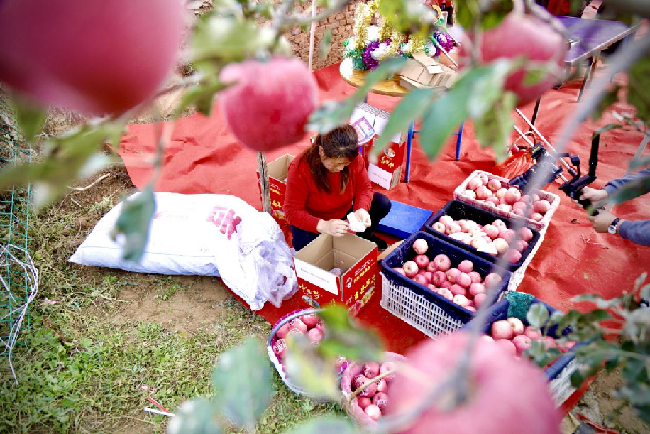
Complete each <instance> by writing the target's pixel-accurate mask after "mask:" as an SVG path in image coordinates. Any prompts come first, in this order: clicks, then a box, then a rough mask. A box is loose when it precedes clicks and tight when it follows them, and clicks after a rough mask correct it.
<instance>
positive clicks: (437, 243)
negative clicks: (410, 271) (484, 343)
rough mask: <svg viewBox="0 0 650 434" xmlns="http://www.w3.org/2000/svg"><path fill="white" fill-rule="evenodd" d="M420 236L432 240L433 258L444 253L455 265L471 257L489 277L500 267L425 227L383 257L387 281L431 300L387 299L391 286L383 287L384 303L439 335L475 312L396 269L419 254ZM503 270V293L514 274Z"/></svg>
mask: <svg viewBox="0 0 650 434" xmlns="http://www.w3.org/2000/svg"><path fill="white" fill-rule="evenodd" d="M418 238H423V239H424V240H426V242H427V243H428V244H429V249H428V250H427V252H426V255H427V256H428V257H429V259H433V258H434V257H435V256H436V255H438V254H441V253H444V254H445V255H447V256H448V257H449V259H451V264H452V267H456V266H458V264H459V263H460V262H461V261H464V260H466V259H469V260H471V261H472V262H473V263H474V271H477V272H478V273H480V274H481V276H482V277H485V276H486V275H487V274H489V273H491V272H496V271H497V269H496V267H495V265H494V263H492V262H490V261H487V260H485V259H483V258H481V257H479V256H477V255H473V254H472V253H470V252H468V251H467V250H464V249H462V248H460V247H458V246H456V245H454V244H451V243H448V242H447V241H445V240H443V239H441V238H437V237H434V236H433V235H431V234H429V233H427V232H423V231H420V232H417V233H415V234H413V235H411V237H409V238H408V239H407V240H406V241H404V242H403V243H402V244H401V245H400V246H399V247H397V248H396V249H395V250H393V251H392V252H391V253H390V254H388V256H386V258H385V259H384V260H382V261H381V269H382V274H383V275H384V278H385V279H386V280H387V282H385V283H387V284H388V285H390V286H391V287H394V288H398V289H399V290H404V291H408V292H410V293H413V294H415V295H417V296H418V297H419V299H418V300H419V301H421V302H422V303H423V304H428V306H402V305H400V304H404V303H413V300H412V299H411V298H409V297H403V300H404V302H402V301H399V300H398V301H396V300H395V299H394V298H393V299H390V300H387V298H391V297H390V296H388V297H387V296H386V291H388V290H390V289H391V288H386V287H383V288H382V306H383V307H384V308H385V309H387V310H388V311H390V312H391V313H393V314H394V315H395V316H397V317H399V318H401V319H402V320H404V321H406V322H407V323H409V324H411V325H413V326H414V327H416V328H418V329H419V330H420V331H422V332H423V333H425V334H427V335H428V336H431V337H435V336H436V335H437V334H440V333H444V332H451V331H453V330H455V329H458V328H460V327H461V326H462V325H463V324H465V323H467V322H469V321H470V320H471V319H472V318H473V316H474V313H472V312H471V311H469V310H467V309H465V308H463V307H461V306H459V305H457V304H455V303H452V302H451V301H449V300H447V299H446V298H444V297H442V296H441V295H440V294H437V293H434V292H431V290H429V289H428V288H427V287H425V286H423V285H421V284H419V283H417V282H415V281H414V280H412V279H409V278H408V277H406V276H403V275H401V274H400V273H398V272H396V271H395V270H393V267H401V266H402V264H403V263H404V262H405V261H408V260H412V259H413V258H414V257H415V255H416V254H415V251H414V250H413V248H412V246H413V243H414V242H415V240H416V239H418ZM501 271H502V272H503V274H504V278H503V280H502V281H501V283H500V284H499V285H500V286H499V293H501V292H503V291H505V290H506V288H507V286H508V281H509V280H510V277H511V273H510V272H509V271H506V270H501ZM409 295H410V294H409ZM387 306H389V307H387ZM433 309H437V310H438V315H432V314H431V311H432V310H433ZM432 321H433V322H436V321H439V322H440V323H441V324H430V322H432Z"/></svg>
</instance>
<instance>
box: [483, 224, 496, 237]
mask: <svg viewBox="0 0 650 434" xmlns="http://www.w3.org/2000/svg"><path fill="white" fill-rule="evenodd" d="M483 232H485V234H486V235H487V236H488V237H490V238H491V239H495V238H496V237H498V236H499V229H497V227H496V226H494V225H485V226H483Z"/></svg>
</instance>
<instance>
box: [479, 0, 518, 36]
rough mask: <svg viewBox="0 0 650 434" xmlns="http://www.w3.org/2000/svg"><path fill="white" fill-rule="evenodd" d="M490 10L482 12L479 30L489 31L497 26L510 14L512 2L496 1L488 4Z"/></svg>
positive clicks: (507, 0)
mask: <svg viewBox="0 0 650 434" xmlns="http://www.w3.org/2000/svg"><path fill="white" fill-rule="evenodd" d="M489 4H490V9H489V10H488V11H484V13H483V17H482V19H481V29H482V30H489V29H492V28H494V27H496V26H498V25H499V24H500V23H501V21H503V19H504V18H505V17H506V16H507V15H508V14H509V13H510V12H512V9H513V8H514V3H513V1H512V0H497V1H492V2H490V3H489Z"/></svg>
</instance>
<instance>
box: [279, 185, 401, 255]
mask: <svg viewBox="0 0 650 434" xmlns="http://www.w3.org/2000/svg"><path fill="white" fill-rule="evenodd" d="M390 206H391V203H390V200H389V199H388V198H387V197H386V196H384V195H383V194H381V193H377V192H375V193H374V194H373V196H372V203H371V204H370V209H369V210H368V214H370V222H371V225H370V227H369V228H367V229H366V230H365V231H363V232H357V235H358V236H360V237H362V238H369V237H370V236H371V235H372V233H373V232H374V230H375V229H376V228H377V225H378V224H379V221H380V220H381V219H383V218H384V217H386V216H387V215H388V213H389V212H390ZM351 211H352V208H350V210H349V211H348V213H350V212H351ZM346 216H347V214H346ZM346 216H343V220H345V218H346ZM291 234H292V235H293V248H294V249H296V251H298V250H300V249H302V248H303V247H305V246H306V245H307V244H309V243H311V242H312V241H314V240H315V239H316V238H317V237H318V236H319V235H320V234H319V233H316V232H309V231H306V230H304V229H300V228H297V227H295V226H293V225H292V226H291Z"/></svg>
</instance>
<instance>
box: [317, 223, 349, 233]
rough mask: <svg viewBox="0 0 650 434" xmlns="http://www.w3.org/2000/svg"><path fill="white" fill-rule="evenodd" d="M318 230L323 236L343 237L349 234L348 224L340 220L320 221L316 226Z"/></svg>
mask: <svg viewBox="0 0 650 434" xmlns="http://www.w3.org/2000/svg"><path fill="white" fill-rule="evenodd" d="M316 230H317V231H318V232H320V233H321V234H328V235H331V236H333V237H342V236H343V235H345V234H346V233H347V232H348V222H346V221H343V220H338V219H332V220H320V221H319V222H318V225H317V226H316Z"/></svg>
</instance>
